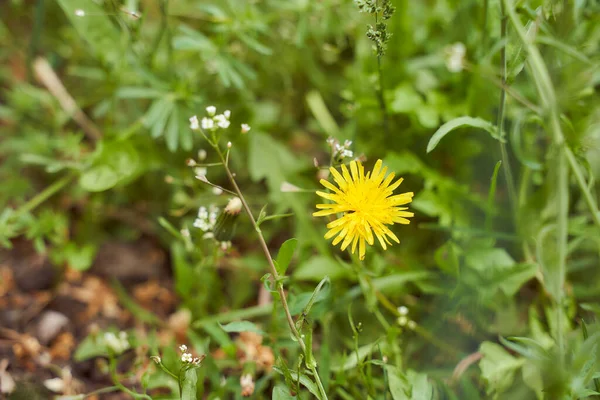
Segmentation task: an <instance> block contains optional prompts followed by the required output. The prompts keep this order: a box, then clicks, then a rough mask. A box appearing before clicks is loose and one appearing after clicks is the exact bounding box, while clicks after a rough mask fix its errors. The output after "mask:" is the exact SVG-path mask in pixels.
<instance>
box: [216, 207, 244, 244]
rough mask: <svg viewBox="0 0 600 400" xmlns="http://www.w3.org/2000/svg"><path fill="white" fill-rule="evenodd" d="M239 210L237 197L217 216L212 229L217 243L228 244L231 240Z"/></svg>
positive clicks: (240, 208)
mask: <svg viewBox="0 0 600 400" xmlns="http://www.w3.org/2000/svg"><path fill="white" fill-rule="evenodd" d="M241 210H242V201H241V200H240V199H239V198H238V197H234V198H232V199H231V200H229V203H228V204H227V207H225V209H224V210H223V212H222V213H221V214H219V217H218V218H217V222H216V223H215V227H214V229H213V233H214V235H215V239H217V240H218V241H219V242H228V241H230V240H231V238H232V237H233V234H234V233H235V227H236V223H237V218H238V216H239V215H240V211H241Z"/></svg>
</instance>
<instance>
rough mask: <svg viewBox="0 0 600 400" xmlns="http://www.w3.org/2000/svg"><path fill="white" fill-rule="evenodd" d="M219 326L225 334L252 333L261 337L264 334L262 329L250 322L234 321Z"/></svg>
mask: <svg viewBox="0 0 600 400" xmlns="http://www.w3.org/2000/svg"><path fill="white" fill-rule="evenodd" d="M219 325H220V326H221V328H222V329H223V330H224V331H225V332H254V333H258V334H261V335H264V334H265V333H264V332H263V330H262V329H260V328H259V327H258V326H256V325H255V324H254V323H252V322H250V321H235V322H230V323H228V324H227V325H221V324H219Z"/></svg>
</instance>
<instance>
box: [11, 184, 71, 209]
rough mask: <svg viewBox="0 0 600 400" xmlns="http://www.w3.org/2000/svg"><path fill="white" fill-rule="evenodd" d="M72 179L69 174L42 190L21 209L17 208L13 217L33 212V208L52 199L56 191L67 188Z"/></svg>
mask: <svg viewBox="0 0 600 400" xmlns="http://www.w3.org/2000/svg"><path fill="white" fill-rule="evenodd" d="M73 178H75V174H69V175H67V176H65V177H63V178H62V179H59V180H58V181H56V182H54V183H53V184H52V185H50V186H48V187H47V188H46V189H44V190H43V191H42V192H41V193H38V194H37V195H35V196H34V197H32V198H31V199H30V200H29V201H27V202H26V203H25V204H23V205H22V206H21V207H19V208H18V209H17V210H16V211H15V213H14V216H15V217H19V216H21V215H23V214H25V213H28V212H29V211H31V210H33V209H34V208H36V207H37V206H39V205H40V204H42V203H43V202H44V201H46V200H48V199H49V198H50V197H52V196H53V195H54V194H56V193H57V192H58V191H60V190H61V189H62V188H64V187H65V186H67V185H68V184H69V183H70V182H71V181H72V180H73Z"/></svg>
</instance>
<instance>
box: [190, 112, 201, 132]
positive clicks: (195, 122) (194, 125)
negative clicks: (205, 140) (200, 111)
mask: <svg viewBox="0 0 600 400" xmlns="http://www.w3.org/2000/svg"><path fill="white" fill-rule="evenodd" d="M190 128H192V130H194V131H195V130H198V129H200V125H199V124H198V117H196V116H195V115H194V116H193V117H191V118H190Z"/></svg>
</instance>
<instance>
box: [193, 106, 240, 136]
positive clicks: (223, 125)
mask: <svg viewBox="0 0 600 400" xmlns="http://www.w3.org/2000/svg"><path fill="white" fill-rule="evenodd" d="M206 113H207V114H208V117H204V118H202V121H199V120H198V117H197V116H196V115H194V116H193V117H191V118H190V128H191V129H192V130H194V131H197V130H198V129H200V128H202V130H205V131H216V130H217V129H227V128H229V125H231V122H230V121H229V118H230V117H231V111H229V110H225V111H224V112H223V114H217V107H215V106H208V107H206ZM250 129H251V128H250V125H248V124H242V125H241V132H242V133H248V132H250Z"/></svg>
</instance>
